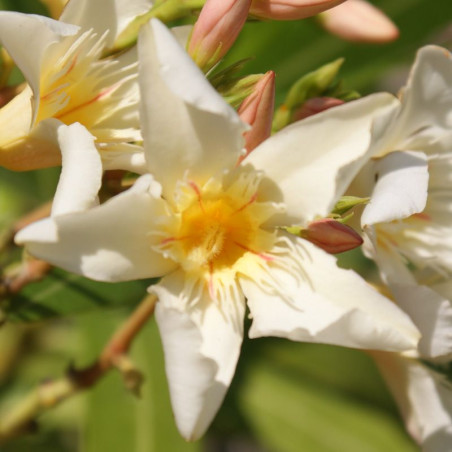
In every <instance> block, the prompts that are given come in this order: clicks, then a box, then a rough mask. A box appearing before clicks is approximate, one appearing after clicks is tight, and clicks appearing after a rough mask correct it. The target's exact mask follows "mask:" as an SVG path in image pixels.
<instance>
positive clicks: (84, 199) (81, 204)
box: [52, 123, 102, 216]
mask: <svg viewBox="0 0 452 452" xmlns="http://www.w3.org/2000/svg"><path fill="white" fill-rule="evenodd" d="M94 140H95V138H94V137H93V136H92V135H91V134H90V133H89V132H88V131H87V130H86V129H85V127H83V126H82V125H81V124H79V123H75V124H72V125H71V126H66V125H61V126H60V127H59V129H58V141H59V144H60V149H61V153H62V159H63V166H62V170H61V175H60V180H59V182H58V188H57V191H56V194H55V197H54V200H53V204H52V216H56V215H62V214H65V213H72V212H81V211H84V210H87V209H89V208H90V207H93V206H94V205H95V204H97V193H98V192H99V190H100V186H101V183H102V162H101V160H100V156H99V152H98V151H97V149H96V146H95V145H94Z"/></svg>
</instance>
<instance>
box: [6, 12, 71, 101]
mask: <svg viewBox="0 0 452 452" xmlns="http://www.w3.org/2000/svg"><path fill="white" fill-rule="evenodd" d="M78 29H79V27H76V26H74V25H69V24H65V23H63V22H59V21H56V20H52V19H49V18H47V17H44V16H35V15H31V14H22V13H15V12H7V11H1V12H0V42H1V44H2V45H3V46H4V47H5V49H6V50H7V51H8V53H9V54H10V55H11V57H12V59H13V60H14V62H15V63H16V64H17V66H18V67H19V69H20V70H21V71H22V73H23V74H24V77H25V79H26V80H27V82H28V83H29V84H30V86H31V88H32V90H33V93H34V95H35V101H36V99H39V82H40V74H41V66H42V64H43V60H44V58H45V55H46V53H47V51H48V49H49V48H50V47H51V45H52V44H54V43H57V42H60V41H61V40H62V39H64V37H66V36H72V35H75V34H76V33H77V31H78Z"/></svg>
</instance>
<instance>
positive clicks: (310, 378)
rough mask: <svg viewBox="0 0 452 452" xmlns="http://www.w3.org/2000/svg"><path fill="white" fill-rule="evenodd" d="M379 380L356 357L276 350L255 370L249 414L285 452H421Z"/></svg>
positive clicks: (244, 401) (267, 440) (246, 390)
mask: <svg viewBox="0 0 452 452" xmlns="http://www.w3.org/2000/svg"><path fill="white" fill-rule="evenodd" d="M375 372H376V371H375V368H374V367H373V366H372V365H371V363H370V360H369V359H368V358H366V357H365V356H364V355H362V354H360V353H359V352H356V351H351V350H346V349H340V348H335V347H324V346H303V345H298V344H290V343H287V344H284V345H283V344H279V346H276V345H274V344H273V345H271V346H269V347H268V348H267V352H266V353H264V354H263V356H261V357H260V359H259V360H257V362H254V363H253V366H252V367H251V366H249V371H248V372H247V374H246V378H245V379H244V382H243V386H242V390H241V406H242V409H243V411H244V413H245V416H246V419H247V420H248V422H249V423H250V425H251V427H252V429H253V430H254V432H255V434H256V436H257V437H258V438H259V439H260V441H261V442H262V444H265V445H266V446H267V447H269V448H270V450H274V451H277V452H299V451H310V452H337V451H342V450H344V451H345V450H346V451H347V452H380V451H383V450H384V451H388V452H415V451H416V450H417V448H416V447H415V446H414V445H413V443H412V442H411V440H409V439H408V438H407V436H406V435H405V434H404V433H403V432H402V431H401V429H400V426H399V423H398V421H397V419H396V417H394V416H393V415H392V413H391V404H390V401H389V400H388V399H386V397H382V396H384V395H385V394H384V392H382V388H381V386H380V385H381V382H380V381H379V380H378V378H377V376H376V374H375Z"/></svg>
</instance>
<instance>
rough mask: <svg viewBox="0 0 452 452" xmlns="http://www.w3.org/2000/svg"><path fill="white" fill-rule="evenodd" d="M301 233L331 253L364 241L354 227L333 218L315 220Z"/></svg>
mask: <svg viewBox="0 0 452 452" xmlns="http://www.w3.org/2000/svg"><path fill="white" fill-rule="evenodd" d="M300 235H301V237H303V238H304V239H306V240H309V241H310V242H311V243H313V244H314V245H317V246H318V247H319V248H322V249H323V250H324V251H326V252H327V253H330V254H337V253H343V252H344V251H349V250H352V249H354V248H357V247H358V246H360V245H362V243H363V239H362V238H361V236H360V235H359V234H358V233H357V232H356V231H355V230H354V229H352V228H351V227H350V226H347V225H345V224H342V223H340V222H338V221H336V220H333V219H331V218H322V219H321V220H317V221H313V222H312V223H310V224H309V225H308V227H307V228H305V229H302V230H301V232H300Z"/></svg>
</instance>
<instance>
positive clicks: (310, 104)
mask: <svg viewBox="0 0 452 452" xmlns="http://www.w3.org/2000/svg"><path fill="white" fill-rule="evenodd" d="M343 103H344V101H343V100H342V99H336V98H334V97H313V98H312V99H308V100H307V101H306V102H305V103H304V104H303V105H302V106H301V107H300V108H298V109H297V110H295V112H294V114H293V116H292V121H299V120H300V119H304V118H307V117H308V116H312V115H316V114H317V113H320V112H322V111H325V110H328V109H329V108H332V107H337V106H338V105H342V104H343Z"/></svg>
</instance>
